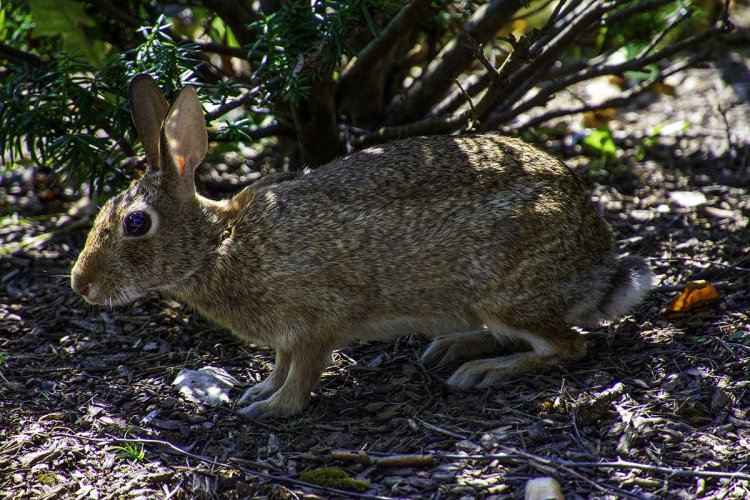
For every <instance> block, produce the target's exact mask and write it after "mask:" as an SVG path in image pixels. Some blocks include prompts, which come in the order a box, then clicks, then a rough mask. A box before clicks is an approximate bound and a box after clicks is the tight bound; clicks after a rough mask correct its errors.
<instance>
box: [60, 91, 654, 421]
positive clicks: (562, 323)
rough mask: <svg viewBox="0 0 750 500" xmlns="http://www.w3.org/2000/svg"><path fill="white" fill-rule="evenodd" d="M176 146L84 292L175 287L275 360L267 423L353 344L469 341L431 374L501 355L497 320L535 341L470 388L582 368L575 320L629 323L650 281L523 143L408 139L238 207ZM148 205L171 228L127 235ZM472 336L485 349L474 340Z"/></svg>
mask: <svg viewBox="0 0 750 500" xmlns="http://www.w3.org/2000/svg"><path fill="white" fill-rule="evenodd" d="M186 102H187V101H186ZM190 103H192V101H190ZM195 103H197V99H196V100H195ZM181 105H182V104H181ZM186 105H188V104H186ZM191 105H195V104H194V103H193V104H191ZM175 106H177V104H175ZM176 116H177V118H178V119H179V117H180V114H179V113H178V114H176ZM169 119H170V118H167V120H169ZM136 121H137V120H136ZM201 126H203V125H202V124H200V125H199V124H195V123H193V124H186V125H184V127H186V128H188V129H189V130H191V131H192V130H193V129H194V128H195V127H201ZM141 128H142V127H141ZM178 128H179V127H178ZM139 129H140V128H139ZM190 133H192V132H190ZM188 135H189V134H188ZM165 141H166V139H165V137H164V133H162V139H161V142H160V144H161V152H160V154H159V157H158V158H157V159H156V161H153V160H154V159H153V158H150V160H152V162H151V163H152V164H153V163H160V164H161V165H163V168H162V169H161V170H152V171H151V172H149V173H147V174H146V175H145V176H144V177H143V178H142V179H140V180H138V181H136V182H135V183H134V184H133V185H132V186H131V187H130V189H128V190H127V191H126V192H124V193H122V194H120V195H118V196H116V197H114V198H112V199H111V200H110V201H109V202H108V203H107V204H106V205H105V206H104V208H102V210H101V212H100V214H99V216H98V217H97V219H96V221H95V224H94V227H93V229H92V231H91V233H90V235H89V238H88V240H87V242H86V246H85V248H84V250H83V252H82V253H81V255H80V257H79V259H78V262H77V263H76V265H75V267H74V269H73V272H72V279H73V281H74V288H76V289H77V290H79V291H80V290H83V291H84V292H85V291H86V290H92V289H95V288H96V287H98V291H97V294H98V295H97V296H96V297H87V300H91V301H93V302H97V303H106V304H117V303H124V302H128V301H130V300H133V299H135V298H137V297H139V296H142V295H144V294H145V293H147V292H150V291H161V292H164V293H166V294H169V295H171V296H173V297H175V298H177V299H179V300H181V301H183V302H185V303H186V304H189V305H191V306H193V307H195V308H196V309H197V310H199V311H200V312H201V313H202V314H203V315H205V316H206V317H208V318H210V319H211V320H213V321H215V322H216V323H218V324H219V325H221V326H223V327H225V328H227V329H229V330H231V331H232V332H233V333H234V334H235V335H237V336H238V337H240V338H241V339H243V340H246V341H248V342H254V343H257V344H261V345H267V346H271V347H273V348H275V349H276V351H277V362H276V367H275V370H274V372H273V373H272V374H271V375H270V377H269V379H268V380H267V381H265V382H263V383H262V384H259V385H258V386H256V387H254V388H251V389H250V390H249V391H248V392H247V393H246V394H245V396H244V397H243V400H242V402H243V403H247V402H250V401H252V400H255V402H254V403H252V404H251V405H249V406H247V407H246V408H245V409H244V410H243V412H244V413H246V414H247V415H249V416H252V417H258V416H264V415H282V414H287V415H288V414H293V413H295V412H298V411H299V410H300V409H301V408H302V407H303V406H304V405H305V403H306V402H307V401H308V399H309V396H310V392H311V390H313V389H314V386H315V384H316V382H317V380H318V377H319V375H320V373H321V372H322V370H323V369H324V367H325V364H326V361H327V359H328V357H329V356H330V353H331V351H332V350H333V349H335V348H337V347H339V346H341V345H343V344H345V343H346V342H349V341H351V340H353V339H362V338H364V339H373V338H387V337H392V336H394V335H400V334H405V333H412V332H419V333H422V334H426V335H431V336H438V335H445V334H452V333H455V334H456V335H455V337H454V338H455V340H454V341H452V340H451V338H452V337H450V336H449V337H443V338H441V339H439V340H438V341H436V342H435V343H433V345H432V346H431V347H430V348H429V349H428V350H427V352H426V353H425V355H424V357H423V359H424V360H425V361H426V362H427V363H428V364H445V363H450V362H453V361H455V360H456V359H459V358H461V357H462V353H469V354H471V353H474V352H476V353H482V352H484V349H483V348H482V347H481V346H480V345H478V344H479V343H483V344H484V343H487V335H488V333H487V332H486V331H484V332H482V331H481V330H482V328H483V327H484V326H485V325H486V327H487V328H489V331H490V332H491V334H492V335H494V337H495V338H497V339H498V340H511V341H521V342H522V343H525V344H528V345H529V347H531V351H528V352H522V353H517V354H513V355H511V356H506V357H501V358H490V359H482V360H479V361H469V362H467V363H465V364H464V365H463V366H461V367H460V368H459V369H458V370H457V371H456V373H454V375H453V376H452V377H451V378H450V379H449V383H450V384H452V385H454V386H456V387H459V388H467V387H484V386H488V385H492V384H494V383H496V382H497V381H499V380H502V379H504V378H507V377H509V376H512V375H516V374H519V373H524V372H530V371H535V370H537V369H539V368H540V367H542V366H545V365H552V364H556V363H558V362H561V361H562V362H564V361H572V360H575V359H578V358H580V357H581V356H583V355H584V354H585V344H584V342H583V339H582V337H580V335H579V334H578V333H577V332H575V331H574V330H572V329H571V328H570V325H571V324H576V323H590V322H592V321H596V320H599V319H608V318H612V317H614V316H616V315H618V314H622V313H624V312H626V311H627V309H628V308H630V307H631V306H632V305H633V304H634V303H635V302H636V301H637V300H639V298H640V296H641V295H642V294H643V293H644V292H645V291H646V289H647V288H648V285H649V284H650V279H651V278H650V271H649V270H648V268H647V266H646V265H645V264H644V263H643V261H642V260H640V259H636V258H630V259H628V260H617V258H616V256H615V249H614V245H613V240H612V236H611V234H610V230H609V227H608V225H607V224H606V222H605V221H604V220H603V219H602V217H601V216H600V215H599V214H598V213H597V212H596V210H595V209H594V208H593V206H592V204H591V203H590V202H589V199H588V194H587V191H586V189H585V187H584V185H583V184H582V182H581V181H580V180H579V179H578V178H577V177H576V175H575V174H573V173H572V172H571V171H570V170H569V169H568V168H567V167H566V166H565V165H564V164H563V163H561V162H560V161H558V160H556V159H555V158H553V157H552V156H550V155H548V154H546V153H543V152H542V151H540V150H538V149H536V148H534V147H532V146H530V145H528V144H525V143H524V142H522V141H520V140H517V139H511V138H507V137H501V136H498V135H469V136H461V137H454V136H434V137H419V138H410V139H404V140H401V141H396V142H393V143H390V144H386V145H383V146H378V147H374V148H370V149H367V150H364V151H360V152H357V153H354V154H352V155H350V156H348V157H345V158H341V159H338V160H335V161H333V162H331V163H330V164H328V165H326V166H324V167H321V168H319V169H317V170H315V171H313V172H311V173H307V174H305V175H301V176H298V177H296V178H292V179H280V180H279V181H278V182H276V183H273V182H267V183H264V185H262V186H260V187H252V186H251V187H249V188H247V189H245V190H244V191H242V192H241V193H239V194H238V195H236V196H235V197H234V198H233V199H232V200H229V201H226V202H214V201H211V200H207V199H206V198H203V197H201V196H198V195H196V194H194V192H190V189H194V188H193V187H192V182H193V178H192V176H193V171H194V168H195V166H191V167H190V169H189V171H188V172H187V173H186V174H185V176H184V177H187V178H189V179H188V180H189V182H187V181H186V182H187V184H186V183H182V184H181V183H180V182H174V181H170V182H167V180H166V179H167V178H171V179H174V178H180V176H179V174H178V173H175V172H174V171H175V170H176V168H175V160H174V158H175V153H174V151H173V150H170V147H167V146H165ZM153 142H154V141H153V140H152V143H153ZM154 148H156V146H152V151H153V149H154ZM170 153H171V154H170ZM153 155H154V153H153V152H152V156H153ZM199 156H200V158H202V155H199ZM196 166H197V165H196ZM184 185H187V186H188V187H187V188H184ZM170 186H171V187H170ZM186 190H187V191H186ZM185 192H187V195H185ZM135 203H141V204H145V205H146V206H148V207H149V208H150V210H152V211H153V212H154V213H155V214H156V217H157V218H158V229H157V230H156V231H153V234H149V235H147V236H146V237H143V238H135V239H123V238H122V237H120V236H118V234H119V233H118V228H119V227H120V226H121V225H122V219H123V217H124V216H125V215H126V214H127V213H128V211H129V207H131V206H133V205H134V204H135ZM87 287H88V288H87ZM124 291H127V293H125V292H124ZM84 295H85V293H84ZM621 297H624V299H623V301H619V302H618V298H621ZM471 330H478V332H477V336H476V338H477V344H474V345H473V344H472V342H471V336H470V335H467V334H466V333H463V334H461V333H458V332H462V331H471Z"/></svg>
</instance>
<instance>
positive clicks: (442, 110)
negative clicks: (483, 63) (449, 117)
mask: <svg viewBox="0 0 750 500" xmlns="http://www.w3.org/2000/svg"><path fill="white" fill-rule="evenodd" d="M491 81H492V77H491V76H490V74H489V73H488V72H486V71H485V72H484V73H482V74H471V75H469V76H468V77H467V78H466V80H465V81H464V83H463V87H464V88H465V90H463V89H461V88H457V89H456V90H455V91H454V92H452V93H451V94H449V95H448V97H446V98H445V99H443V100H442V101H441V102H440V103H438V104H437V105H436V106H435V107H434V108H433V109H432V111H430V114H429V115H428V116H441V115H444V114H446V113H452V112H454V111H456V110H457V109H458V108H459V107H460V106H461V105H462V104H463V103H464V102H466V99H465V97H466V96H467V95H468V96H470V97H475V96H476V95H477V94H479V93H480V92H481V91H483V90H484V89H486V88H487V87H488V86H489V85H490V83H491Z"/></svg>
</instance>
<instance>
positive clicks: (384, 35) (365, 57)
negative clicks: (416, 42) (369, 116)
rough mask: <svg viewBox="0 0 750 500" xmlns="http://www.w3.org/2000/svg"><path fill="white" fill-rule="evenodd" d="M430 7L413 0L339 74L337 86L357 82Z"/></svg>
mask: <svg viewBox="0 0 750 500" xmlns="http://www.w3.org/2000/svg"><path fill="white" fill-rule="evenodd" d="M429 6H430V1H429V0H414V1H412V2H411V3H410V4H409V5H407V6H405V7H404V8H403V9H401V10H400V11H399V13H398V14H396V16H395V17H394V18H393V19H391V21H390V22H389V23H388V25H387V26H386V27H385V29H384V30H383V31H382V32H381V33H380V36H378V37H377V38H375V39H374V40H373V41H371V42H370V43H369V44H368V45H367V46H366V47H365V48H364V49H362V50H361V51H360V52H359V54H357V58H356V59H354V60H353V61H352V62H351V63H350V64H349V65H348V66H347V67H346V68H344V71H343V72H342V74H341V78H340V80H339V85H345V84H346V82H347V81H349V80H352V79H353V80H358V79H359V75H361V74H362V73H365V72H368V71H369V70H370V68H372V66H373V65H374V64H375V63H376V62H377V61H379V60H380V59H382V58H383V57H386V56H387V54H388V53H389V51H390V49H391V48H392V47H393V46H394V45H395V44H396V43H398V41H399V40H401V39H403V37H404V36H405V35H407V34H408V33H409V31H410V30H411V29H413V27H414V25H415V24H416V21H417V20H419V19H421V18H422V17H423V16H424V15H425V14H426V13H427V8H428V7H429Z"/></svg>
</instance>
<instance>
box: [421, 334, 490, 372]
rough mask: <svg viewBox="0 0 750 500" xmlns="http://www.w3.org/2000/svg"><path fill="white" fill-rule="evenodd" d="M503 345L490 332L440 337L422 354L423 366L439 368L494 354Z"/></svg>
mask: <svg viewBox="0 0 750 500" xmlns="http://www.w3.org/2000/svg"><path fill="white" fill-rule="evenodd" d="M501 345H502V343H501V341H499V340H498V339H497V337H495V335H493V333H492V332H490V331H489V330H473V331H469V332H458V333H451V334H449V335H444V336H442V337H438V338H436V339H435V340H433V341H432V343H430V345H429V347H428V348H427V349H425V351H424V353H422V357H421V360H422V364H423V365H425V366H427V367H430V368H437V367H441V366H447V365H451V364H453V363H455V362H457V361H462V360H465V359H473V358H477V357H479V356H486V355H489V354H494V353H495V352H497V350H498V349H499V348H500V346H501Z"/></svg>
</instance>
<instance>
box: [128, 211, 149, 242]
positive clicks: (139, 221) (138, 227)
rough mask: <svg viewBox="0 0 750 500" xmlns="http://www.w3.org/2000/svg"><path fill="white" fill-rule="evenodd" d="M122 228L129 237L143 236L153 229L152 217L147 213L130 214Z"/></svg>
mask: <svg viewBox="0 0 750 500" xmlns="http://www.w3.org/2000/svg"><path fill="white" fill-rule="evenodd" d="M122 226H123V229H124V230H125V234H126V235H128V236H143V235H144V234H146V233H148V230H149V229H151V217H149V215H148V214H147V213H146V212H140V211H138V212H130V213H129V214H128V215H127V216H126V217H125V220H124V221H123V223H122Z"/></svg>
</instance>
